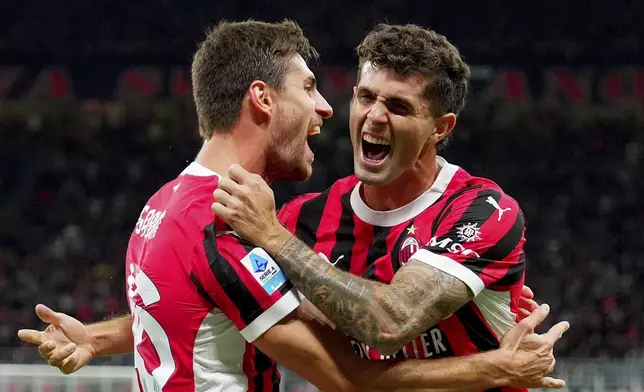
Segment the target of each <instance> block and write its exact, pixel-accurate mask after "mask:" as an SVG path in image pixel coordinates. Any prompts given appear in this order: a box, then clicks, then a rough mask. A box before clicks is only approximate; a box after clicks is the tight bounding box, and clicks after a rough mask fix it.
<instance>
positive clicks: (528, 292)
mask: <svg viewBox="0 0 644 392" xmlns="http://www.w3.org/2000/svg"><path fill="white" fill-rule="evenodd" d="M521 296H522V297H525V298H528V299H533V298H534V293H533V292H532V289H531V288H530V287H528V286H523V287H522V288H521Z"/></svg>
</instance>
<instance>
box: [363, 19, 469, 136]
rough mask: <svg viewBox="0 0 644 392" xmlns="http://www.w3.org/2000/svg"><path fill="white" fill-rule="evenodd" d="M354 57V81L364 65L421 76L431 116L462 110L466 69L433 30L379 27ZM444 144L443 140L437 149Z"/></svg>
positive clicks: (467, 83) (465, 92)
mask: <svg viewBox="0 0 644 392" xmlns="http://www.w3.org/2000/svg"><path fill="white" fill-rule="evenodd" d="M357 53H358V57H359V58H360V68H359V69H358V78H360V74H361V72H362V68H363V65H364V64H365V63H366V62H370V63H372V64H373V66H375V67H379V68H389V69H392V70H394V71H395V72H396V73H398V74H401V75H406V74H408V73H417V74H420V75H424V76H425V77H426V78H427V86H426V87H425V90H424V91H423V95H424V96H425V98H427V100H428V101H429V102H430V111H431V114H432V116H436V117H438V116H441V115H443V114H445V113H454V114H458V113H459V112H460V111H461V109H463V107H464V106H465V99H466V97H467V89H468V85H469V79H470V68H469V66H468V65H467V64H466V63H465V61H463V59H462V58H461V54H460V53H459V51H458V49H457V48H456V47H455V46H454V45H452V44H451V43H450V42H449V41H448V40H447V38H445V36H443V35H440V34H438V33H436V32H435V31H433V30H429V29H425V28H422V27H420V26H417V25H414V24H407V25H388V24H384V23H383V24H379V25H377V26H376V27H375V28H374V29H373V30H372V31H371V32H370V33H369V34H368V35H367V36H366V37H365V39H364V40H363V41H362V43H361V44H360V45H359V46H358V47H357ZM446 143H447V140H443V141H442V142H441V143H440V144H439V147H443V146H444V145H445V144H446Z"/></svg>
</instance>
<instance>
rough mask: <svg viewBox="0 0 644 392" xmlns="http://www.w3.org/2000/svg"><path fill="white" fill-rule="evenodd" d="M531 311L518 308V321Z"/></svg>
mask: <svg viewBox="0 0 644 392" xmlns="http://www.w3.org/2000/svg"><path fill="white" fill-rule="evenodd" d="M531 313H532V312H531V311H529V310H527V309H523V308H519V314H518V319H519V320H518V321H521V320H523V319H524V318H526V317H528V316H529V315H530V314H531Z"/></svg>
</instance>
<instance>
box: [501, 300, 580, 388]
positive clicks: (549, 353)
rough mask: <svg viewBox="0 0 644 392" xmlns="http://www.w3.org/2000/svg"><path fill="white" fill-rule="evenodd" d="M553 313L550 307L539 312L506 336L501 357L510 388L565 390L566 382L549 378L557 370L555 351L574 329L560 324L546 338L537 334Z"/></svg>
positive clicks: (565, 322)
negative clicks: (564, 336) (547, 317)
mask: <svg viewBox="0 0 644 392" xmlns="http://www.w3.org/2000/svg"><path fill="white" fill-rule="evenodd" d="M549 312H550V307H549V306H548V305H541V306H540V307H539V308H538V309H537V310H535V311H534V312H532V314H531V315H530V316H528V317H526V318H525V319H523V320H522V321H520V322H519V323H518V324H517V325H516V326H514V327H513V328H512V329H511V330H509V331H508V333H506V334H505V336H504V337H503V339H502V340H501V347H500V348H499V353H500V356H501V358H502V360H501V361H502V362H505V365H502V368H503V371H504V373H505V374H506V376H508V377H509V384H508V385H509V386H512V387H516V388H557V389H558V388H563V387H564V386H565V382H564V381H563V380H560V379H554V378H552V377H546V375H547V374H549V373H550V372H552V370H553V369H554V366H555V362H556V361H555V357H554V354H553V347H554V345H555V343H556V342H557V341H558V340H559V339H560V338H561V337H562V336H563V334H564V332H566V331H567V330H568V328H570V324H569V323H568V322H567V321H562V322H559V323H557V324H556V325H555V326H553V327H552V328H550V330H549V331H548V332H546V333H545V334H542V335H539V334H536V333H534V330H535V329H536V327H537V326H538V325H539V324H541V322H543V320H545V318H546V316H548V313H549Z"/></svg>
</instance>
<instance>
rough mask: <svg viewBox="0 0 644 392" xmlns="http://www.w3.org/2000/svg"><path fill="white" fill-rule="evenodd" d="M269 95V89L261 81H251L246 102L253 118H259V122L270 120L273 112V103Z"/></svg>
mask: <svg viewBox="0 0 644 392" xmlns="http://www.w3.org/2000/svg"><path fill="white" fill-rule="evenodd" d="M270 93H271V89H270V87H268V85H267V84H266V83H265V82H262V81H261V80H255V81H253V83H251V84H250V87H249V88H248V100H249V103H250V108H251V111H252V112H253V115H254V116H258V117H259V119H260V121H261V122H263V121H266V120H268V119H270V117H271V116H272V112H273V110H274V107H273V104H274V102H273V99H272V98H271V94H270Z"/></svg>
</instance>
